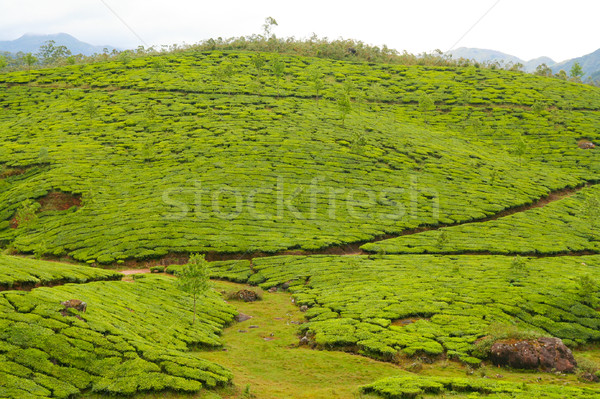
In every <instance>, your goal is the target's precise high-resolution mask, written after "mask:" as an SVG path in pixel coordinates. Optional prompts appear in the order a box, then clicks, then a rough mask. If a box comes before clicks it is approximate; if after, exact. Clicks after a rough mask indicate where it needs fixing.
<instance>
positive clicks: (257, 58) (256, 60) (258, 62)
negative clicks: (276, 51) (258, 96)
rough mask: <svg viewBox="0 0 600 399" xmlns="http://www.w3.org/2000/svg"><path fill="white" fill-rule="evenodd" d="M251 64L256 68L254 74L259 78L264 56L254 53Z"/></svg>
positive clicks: (263, 64)
mask: <svg viewBox="0 0 600 399" xmlns="http://www.w3.org/2000/svg"><path fill="white" fill-rule="evenodd" d="M252 65H254V68H256V74H257V75H258V78H259V79H260V76H261V72H262V68H263V67H264V66H265V58H264V57H263V56H262V54H260V53H256V54H254V56H253V57H252Z"/></svg>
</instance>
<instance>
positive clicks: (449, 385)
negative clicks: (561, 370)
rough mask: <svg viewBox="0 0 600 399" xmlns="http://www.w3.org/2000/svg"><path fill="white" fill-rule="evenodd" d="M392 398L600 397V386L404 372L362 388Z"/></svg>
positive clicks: (554, 398) (586, 398)
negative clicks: (404, 373)
mask: <svg viewBox="0 0 600 399" xmlns="http://www.w3.org/2000/svg"><path fill="white" fill-rule="evenodd" d="M361 391H362V392H364V393H374V394H377V395H378V396H381V397H383V398H388V399H405V398H417V397H422V396H421V395H427V396H426V397H429V396H431V397H434V396H438V395H444V396H442V397H445V395H451V396H452V397H453V398H472V397H481V396H483V397H485V398H490V399H491V398H519V399H529V398H547V399H563V398H573V399H588V398H589V399H591V398H600V390H599V389H597V388H593V387H590V388H576V387H564V386H562V387H561V386H555V385H543V384H540V385H534V384H528V385H525V384H518V383H514V382H506V381H490V380H473V379H467V378H448V377H446V378H444V377H420V376H402V377H390V378H386V379H382V380H379V381H376V382H374V383H373V384H369V385H366V386H364V387H362V388H361Z"/></svg>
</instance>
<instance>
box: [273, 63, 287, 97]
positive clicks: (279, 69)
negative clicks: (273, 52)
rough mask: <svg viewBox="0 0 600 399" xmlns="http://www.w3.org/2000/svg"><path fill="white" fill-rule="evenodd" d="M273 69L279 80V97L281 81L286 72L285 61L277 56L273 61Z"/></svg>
mask: <svg viewBox="0 0 600 399" xmlns="http://www.w3.org/2000/svg"><path fill="white" fill-rule="evenodd" d="M271 69H272V70H273V75H275V79H276V81H277V97H279V82H280V81H281V78H282V77H283V73H284V72H285V62H283V61H282V60H281V58H280V57H276V58H275V60H274V61H273V65H272V66H271Z"/></svg>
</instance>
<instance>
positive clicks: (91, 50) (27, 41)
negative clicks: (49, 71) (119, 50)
mask: <svg viewBox="0 0 600 399" xmlns="http://www.w3.org/2000/svg"><path fill="white" fill-rule="evenodd" d="M48 40H54V41H55V45H56V46H66V47H67V48H68V49H69V50H71V53H72V54H83V55H93V54H95V53H98V54H100V53H102V52H103V50H104V49H105V48H107V49H108V51H109V52H110V51H112V50H113V49H115V47H113V46H94V45H92V44H89V43H85V42H82V41H80V40H78V39H76V38H75V37H73V36H71V35H69V34H67V33H55V34H51V35H36V34H31V33H27V34H25V35H23V36H21V37H20V38H18V39H15V40H5V41H0V53H1V52H9V53H14V54H16V53H18V52H19V51H21V52H23V53H36V52H37V51H38V50H39V48H40V46H41V45H43V44H44V43H46V42H47V41H48Z"/></svg>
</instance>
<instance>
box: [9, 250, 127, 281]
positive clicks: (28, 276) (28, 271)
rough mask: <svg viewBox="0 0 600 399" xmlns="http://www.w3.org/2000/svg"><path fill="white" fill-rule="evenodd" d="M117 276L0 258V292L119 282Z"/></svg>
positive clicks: (95, 271) (23, 259) (119, 277)
mask: <svg viewBox="0 0 600 399" xmlns="http://www.w3.org/2000/svg"><path fill="white" fill-rule="evenodd" d="M121 277H122V275H121V274H120V273H117V272H114V271H109V270H103V269H97V268H92V267H89V266H79V265H71V264H65V263H58V262H46V261H40V260H34V259H27V258H20V257H16V256H6V255H0V289H16V288H33V287H38V286H44V285H56V284H63V283H86V282H90V281H97V280H120V279H121Z"/></svg>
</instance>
